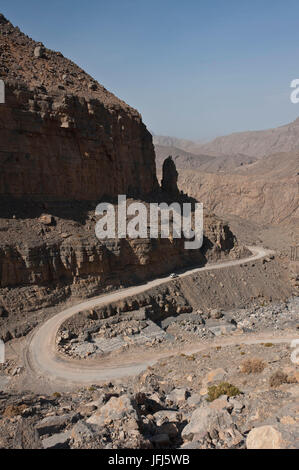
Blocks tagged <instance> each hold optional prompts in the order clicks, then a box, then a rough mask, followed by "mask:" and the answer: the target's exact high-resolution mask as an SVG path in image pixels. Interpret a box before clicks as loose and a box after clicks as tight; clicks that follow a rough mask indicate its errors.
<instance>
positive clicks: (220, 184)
mask: <svg viewBox="0 0 299 470" xmlns="http://www.w3.org/2000/svg"><path fill="white" fill-rule="evenodd" d="M298 169H299V152H287V153H279V154H274V155H270V156H268V157H265V158H264V159H260V160H258V161H256V162H254V163H252V164H250V165H245V166H242V167H239V168H235V169H231V170H229V171H228V170H227V171H225V172H222V173H220V172H218V173H211V172H208V171H207V172H205V171H202V170H201V169H199V170H192V171H191V170H188V169H186V170H180V172H179V187H180V189H182V190H183V191H185V192H188V193H189V194H190V195H191V196H193V197H195V198H196V199H197V200H199V201H201V202H203V203H204V205H205V206H206V207H207V208H209V209H210V210H212V211H214V212H215V213H216V214H217V215H221V216H226V215H228V214H231V215H237V216H240V217H242V218H244V219H248V220H251V221H252V222H254V223H259V224H263V225H266V224H289V223H291V224H293V223H294V224H297V226H298V221H299V192H298V188H299V176H298Z"/></svg>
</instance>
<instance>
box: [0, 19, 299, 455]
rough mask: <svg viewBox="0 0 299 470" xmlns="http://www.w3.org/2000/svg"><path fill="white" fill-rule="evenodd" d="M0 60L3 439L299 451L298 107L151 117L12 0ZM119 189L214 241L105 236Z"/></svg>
mask: <svg viewBox="0 0 299 470" xmlns="http://www.w3.org/2000/svg"><path fill="white" fill-rule="evenodd" d="M0 79H1V80H2V81H3V83H4V85H5V100H4V102H2V103H0V339H1V343H0V346H1V347H2V346H3V351H5V357H4V360H3V361H0V449H103V450H104V449H106V450H115V449H147V450H152V451H155V450H157V449H171V450H180V451H181V450H184V451H188V450H192V449H198V450H201V449H297V450H298V448H299V352H298V349H299V192H298V187H299V186H298V183H299V118H298V119H296V120H294V121H292V122H290V123H286V124H285V125H283V126H280V127H276V128H270V129H267V130H257V131H246V132H236V133H232V134H229V135H225V136H219V137H216V138H215V139H212V140H210V141H208V142H207V141H205V142H202V141H199V140H187V139H181V138H178V137H169V136H162V135H156V134H154V133H153V135H152V134H151V132H150V131H149V130H148V127H147V126H146V125H145V124H144V122H143V119H142V117H141V114H140V113H139V112H138V111H137V110H136V109H135V108H133V107H131V106H130V105H128V104H126V102H125V101H123V100H122V99H119V98H118V97H116V96H115V95H114V94H113V93H111V92H110V91H108V90H107V89H106V88H105V87H104V86H103V85H101V84H100V83H99V82H98V81H97V80H96V79H95V78H93V77H92V76H91V75H89V74H88V73H86V72H85V71H84V70H83V69H82V68H81V67H80V66H79V65H76V64H75V63H74V62H73V61H71V60H69V59H67V58H66V57H65V56H64V55H63V54H62V53H61V52H57V51H54V50H52V49H50V48H47V46H46V45H45V44H43V43H41V42H37V41H35V40H34V39H31V37H29V36H28V35H26V34H24V33H22V32H21V30H20V29H19V28H18V27H17V26H14V25H13V24H12V23H11V22H10V21H9V20H8V19H7V18H6V17H5V16H4V15H2V14H0ZM298 109H299V108H298ZM298 115H299V112H298ZM119 195H126V197H127V200H126V203H127V204H132V203H133V204H136V203H142V204H143V205H144V207H146V208H147V207H149V206H150V205H151V204H154V205H158V204H161V203H167V204H173V203H174V204H177V206H176V207H179V208H181V207H183V206H184V204H190V207H192V217H193V219H192V221H193V223H194V217H195V209H194V208H195V207H196V204H197V203H203V243H202V246H201V247H200V248H198V249H194V250H193V249H192V250H187V249H186V248H185V246H186V245H185V242H186V236H184V237H183V238H179V237H176V236H175V235H174V229H173V225H172V231H170V233H169V234H168V236H166V237H165V236H163V233H162V229H161V227H159V229H158V231H157V237H156V238H152V237H151V236H150V235H149V233H148V231H149V228H150V222H148V226H146V234H145V235H147V236H145V237H139V238H130V237H129V236H124V237H110V238H107V239H105V240H104V239H103V240H99V238H97V236H96V226H97V223H98V221H99V216H98V214H97V211H95V209H96V207H97V204H99V203H100V202H103V201H106V202H107V203H109V204H110V206H111V207H112V208H114V209H115V211H116V213H117V214H119V212H120V210H121V208H120V207H119V205H118V196H119ZM131 215H132V214H131ZM128 220H129V216H128ZM130 220H131V219H130ZM126 222H128V221H126ZM171 222H172V224H174V218H172V219H171ZM118 225H120V219H119V218H118Z"/></svg>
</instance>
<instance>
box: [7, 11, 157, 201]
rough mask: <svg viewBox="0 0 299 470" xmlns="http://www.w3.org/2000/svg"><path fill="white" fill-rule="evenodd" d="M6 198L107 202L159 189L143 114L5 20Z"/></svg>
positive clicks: (152, 151) (150, 142) (153, 154)
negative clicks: (111, 199) (105, 198)
mask: <svg viewBox="0 0 299 470" xmlns="http://www.w3.org/2000/svg"><path fill="white" fill-rule="evenodd" d="M0 53H1V61H0V77H1V78H2V79H3V80H4V82H5V94H6V102H5V104H1V105H0V106H1V113H0V175H1V176H0V194H2V195H6V196H14V197H21V196H22V198H24V197H29V198H32V197H34V198H45V197H46V198H51V199H53V198H54V199H58V200H61V199H69V200H99V199H101V198H103V197H115V196H116V195H118V194H129V195H133V196H144V195H146V194H148V193H152V192H154V191H156V190H157V188H158V183H157V179H156V168H155V153H154V147H153V143H152V136H151V134H150V133H149V132H148V130H147V129H146V127H145V125H144V124H143V122H142V119H141V116H140V114H139V113H138V112H137V111H136V110H135V109H133V108H131V107H130V106H128V105H127V104H126V103H125V102H124V101H122V100H120V99H118V98H117V97H116V96H114V95H113V94H112V93H110V92H108V91H107V90H106V89H105V88H104V87H103V86H102V85H100V84H99V83H98V82H97V81H96V80H94V79H93V78H92V77H91V76H89V75H88V74H87V73H85V72H84V71H83V70H82V69H81V68H80V67H78V66H77V65H75V64H74V63H73V62H71V61H70V60H68V59H66V58H65V57H63V55H62V54H61V53H60V52H55V51H51V50H49V49H47V48H46V47H45V46H44V45H43V44H42V43H37V42H35V41H34V40H32V39H31V38H29V37H28V36H26V35H25V34H23V33H22V32H21V31H20V30H19V28H16V27H14V26H13V25H12V24H11V23H10V22H9V21H8V20H7V19H6V18H5V17H4V16H3V15H0Z"/></svg>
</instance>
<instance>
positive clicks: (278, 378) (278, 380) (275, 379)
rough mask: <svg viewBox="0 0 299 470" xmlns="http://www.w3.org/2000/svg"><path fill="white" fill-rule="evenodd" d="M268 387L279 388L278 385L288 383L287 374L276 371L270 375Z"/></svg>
mask: <svg viewBox="0 0 299 470" xmlns="http://www.w3.org/2000/svg"><path fill="white" fill-rule="evenodd" d="M269 383H270V387H279V385H282V384H287V383H288V374H285V373H284V372H282V370H278V371H277V372H274V374H272V375H271V377H270V379H269Z"/></svg>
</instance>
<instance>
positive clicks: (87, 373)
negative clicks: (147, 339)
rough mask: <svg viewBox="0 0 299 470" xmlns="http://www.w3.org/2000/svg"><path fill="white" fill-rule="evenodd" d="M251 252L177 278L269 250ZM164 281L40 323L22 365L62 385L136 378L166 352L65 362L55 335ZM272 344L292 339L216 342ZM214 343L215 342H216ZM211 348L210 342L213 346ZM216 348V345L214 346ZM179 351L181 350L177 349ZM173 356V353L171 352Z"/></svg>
mask: <svg viewBox="0 0 299 470" xmlns="http://www.w3.org/2000/svg"><path fill="white" fill-rule="evenodd" d="M248 249H249V250H250V251H251V253H252V256H249V257H247V258H242V259H238V260H231V261H225V262H222V263H215V264H210V265H207V266H204V267H201V268H195V269H190V270H188V271H186V272H184V273H183V274H181V275H180V278H183V277H186V276H189V275H190V274H195V273H197V272H201V271H210V270H215V269H223V268H227V267H231V266H236V265H240V264H244V263H247V262H252V261H254V260H258V259H261V258H263V257H265V256H269V255H270V254H271V253H273V252H271V251H270V250H267V249H264V248H262V247H248ZM167 282H173V280H172V279H171V277H170V276H168V277H163V278H159V279H155V280H153V281H150V282H147V283H145V284H143V285H138V286H134V287H129V288H126V289H122V290H119V291H115V292H111V293H108V294H105V295H101V296H99V297H94V298H92V299H89V300H86V301H84V302H82V303H80V304H77V305H74V306H72V307H70V308H67V309H66V310H63V311H62V312H60V313H58V314H56V315H55V316H53V317H52V318H50V319H49V320H47V321H46V322H45V323H44V324H42V325H41V326H40V327H39V328H38V329H37V330H35V331H34V332H33V334H32V336H31V338H30V341H29V344H28V348H27V350H26V354H25V357H26V363H27V364H26V365H27V367H29V368H30V370H31V372H32V373H33V374H34V375H35V376H39V377H40V378H43V377H44V378H46V379H47V380H50V381H51V382H55V383H60V384H62V383H64V384H85V385H86V384H96V383H100V382H102V381H107V380H112V379H119V378H122V377H125V376H130V375H136V374H138V373H140V372H141V371H143V370H144V369H146V368H147V367H148V366H149V365H152V364H153V363H155V362H156V361H157V360H158V359H160V358H162V357H167V356H169V353H165V352H164V353H161V352H160V353H158V352H157V353H156V354H151V356H150V357H149V356H148V357H146V356H145V357H144V358H142V357H139V358H137V360H134V361H130V362H129V363H120V362H119V363H115V364H111V363H110V362H109V364H108V363H106V364H105V359H99V360H98V361H82V360H81V361H80V360H74V359H69V358H67V357H65V356H63V355H61V354H59V352H58V351H57V348H56V335H57V332H58V330H59V328H60V326H61V325H62V323H64V322H65V320H67V319H68V318H70V317H72V316H73V315H75V314H76V313H78V312H80V311H82V310H86V309H92V308H94V307H97V306H101V305H105V304H108V303H111V302H115V301H118V300H123V299H125V298H126V297H128V296H132V295H136V294H140V293H142V292H145V291H147V290H149V289H151V288H153V287H156V286H159V285H162V284H165V283H167ZM270 339H271V341H272V342H288V341H290V340H291V339H292V338H288V337H285V338H276V339H275V338H274V339H273V338H269V337H267V338H263V337H259V336H255V338H252V336H251V337H250V338H248V337H247V338H246V337H245V336H244V337H242V336H238V337H229V338H222V339H220V340H219V341H220V343H219V344H222V345H224V344H227V345H231V344H237V343H238V344H240V342H243V343H247V344H257V343H261V342H264V341H268V340H270ZM217 344H218V343H217ZM213 345H214V343H213ZM215 345H216V343H215ZM207 347H208V345H207V344H198V343H197V344H196V345H195V346H194V347H190V346H189V349H188V348H187V347H186V350H184V352H185V353H187V354H188V352H189V353H191V352H192V353H194V352H197V351H201V350H203V349H204V348H207ZM180 352H182V350H180ZM171 353H172V354H173V351H172V352H171Z"/></svg>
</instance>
